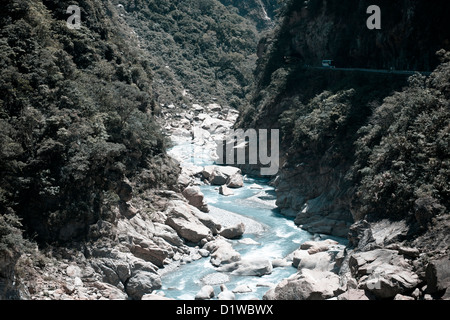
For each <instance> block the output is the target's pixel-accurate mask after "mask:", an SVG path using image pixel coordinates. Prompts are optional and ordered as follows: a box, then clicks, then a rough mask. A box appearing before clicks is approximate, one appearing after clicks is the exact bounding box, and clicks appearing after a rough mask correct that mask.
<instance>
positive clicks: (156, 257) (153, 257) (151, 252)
mask: <svg viewBox="0 0 450 320" xmlns="http://www.w3.org/2000/svg"><path fill="white" fill-rule="evenodd" d="M130 251H131V253H133V254H134V255H135V256H136V257H137V258H140V259H143V260H145V261H149V262H151V263H153V264H155V265H156V266H158V267H160V268H162V267H163V266H164V263H165V260H166V259H167V258H168V257H169V252H168V251H167V250H164V249H163V248H161V247H160V246H158V245H156V244H155V243H154V242H152V241H150V240H143V241H141V242H139V243H138V244H133V245H131V246H130Z"/></svg>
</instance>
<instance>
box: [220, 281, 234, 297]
mask: <svg viewBox="0 0 450 320" xmlns="http://www.w3.org/2000/svg"><path fill="white" fill-rule="evenodd" d="M220 290H221V291H222V292H221V293H219V295H218V296H217V299H219V300H235V299H236V296H235V295H234V293H233V292H232V291H230V290H228V289H227V287H226V286H225V285H224V284H222V285H221V286H220Z"/></svg>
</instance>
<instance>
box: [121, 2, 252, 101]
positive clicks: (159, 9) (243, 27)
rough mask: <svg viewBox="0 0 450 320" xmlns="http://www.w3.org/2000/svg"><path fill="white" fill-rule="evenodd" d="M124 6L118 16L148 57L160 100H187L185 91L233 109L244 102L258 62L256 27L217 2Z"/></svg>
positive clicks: (156, 92) (197, 97)
mask: <svg viewBox="0 0 450 320" xmlns="http://www.w3.org/2000/svg"><path fill="white" fill-rule="evenodd" d="M115 3H117V4H118V3H119V1H115ZM120 3H121V4H123V5H124V9H122V10H120V13H122V14H123V15H124V19H126V21H127V22H128V23H129V24H130V25H131V26H132V27H133V28H134V29H135V30H136V32H137V33H138V35H139V36H140V43H141V45H142V47H144V48H145V49H146V50H147V51H148V52H149V53H150V56H149V60H148V61H149V64H150V66H151V68H152V70H153V71H154V86H153V90H154V91H155V96H156V97H157V100H158V102H160V103H163V104H164V103H165V104H170V103H176V102H189V99H188V98H187V97H183V96H182V95H181V93H182V91H183V90H184V89H187V90H188V91H189V92H190V94H191V97H193V98H195V99H198V100H200V101H205V102H209V101H211V99H212V98H216V99H218V102H219V103H225V104H229V103H230V102H232V104H233V107H238V106H239V105H240V104H241V103H242V101H243V100H244V99H245V97H246V95H247V94H248V93H249V87H250V85H251V82H252V80H253V75H252V71H253V68H254V63H255V61H256V55H255V54H254V52H255V50H256V45H257V40H258V33H257V31H256V28H255V26H254V25H253V24H251V23H249V22H248V21H247V20H246V19H244V18H242V17H241V16H240V15H238V14H237V13H236V12H234V10H233V8H232V7H225V6H224V5H222V4H221V3H220V1H218V0H203V1H198V0H175V1H169V0H150V1H145V2H144V1H131V0H126V1H120ZM233 101H234V103H233Z"/></svg>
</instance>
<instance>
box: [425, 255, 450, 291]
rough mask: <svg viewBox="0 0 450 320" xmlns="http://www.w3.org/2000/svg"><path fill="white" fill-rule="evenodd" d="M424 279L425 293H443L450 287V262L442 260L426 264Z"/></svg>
mask: <svg viewBox="0 0 450 320" xmlns="http://www.w3.org/2000/svg"><path fill="white" fill-rule="evenodd" d="M425 277H426V281H427V292H428V293H431V294H433V293H438V292H444V291H445V290H447V288H449V287H450V260H449V258H443V259H440V260H435V261H432V262H430V263H429V264H428V266H427V269H426V272H425Z"/></svg>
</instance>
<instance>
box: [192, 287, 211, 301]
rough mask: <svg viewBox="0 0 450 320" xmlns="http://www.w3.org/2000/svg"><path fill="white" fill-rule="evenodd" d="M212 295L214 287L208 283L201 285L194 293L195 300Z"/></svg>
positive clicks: (207, 298)
mask: <svg viewBox="0 0 450 320" xmlns="http://www.w3.org/2000/svg"><path fill="white" fill-rule="evenodd" d="M213 297H214V288H213V286H210V285H205V286H203V287H202V288H201V289H200V291H199V292H198V293H197V294H196V295H195V300H209V299H212V298H213Z"/></svg>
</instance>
